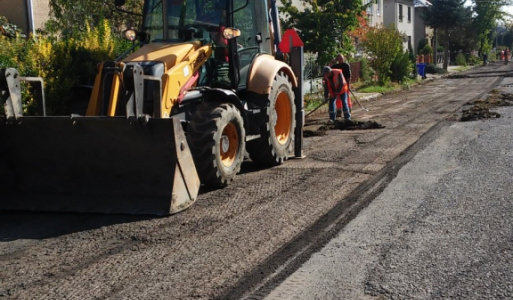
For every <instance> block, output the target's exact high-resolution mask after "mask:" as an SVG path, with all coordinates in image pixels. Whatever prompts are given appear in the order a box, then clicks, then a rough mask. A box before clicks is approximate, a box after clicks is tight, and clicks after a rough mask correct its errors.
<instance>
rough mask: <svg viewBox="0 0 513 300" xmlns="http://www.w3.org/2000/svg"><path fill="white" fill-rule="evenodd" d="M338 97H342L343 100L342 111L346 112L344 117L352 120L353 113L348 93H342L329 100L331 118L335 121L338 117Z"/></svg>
mask: <svg viewBox="0 0 513 300" xmlns="http://www.w3.org/2000/svg"><path fill="white" fill-rule="evenodd" d="M337 97H340V100H341V101H342V111H343V112H344V119H346V120H351V113H350V112H349V105H348V104H347V93H342V94H341V95H337V96H335V98H332V99H330V100H329V103H328V105H329V114H330V120H333V121H335V119H336V118H337Z"/></svg>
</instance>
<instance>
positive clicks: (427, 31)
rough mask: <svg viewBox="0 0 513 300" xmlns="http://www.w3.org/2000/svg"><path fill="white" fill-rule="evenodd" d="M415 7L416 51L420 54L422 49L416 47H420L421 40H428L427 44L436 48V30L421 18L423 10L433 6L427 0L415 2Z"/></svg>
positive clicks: (416, 0)
mask: <svg viewBox="0 0 513 300" xmlns="http://www.w3.org/2000/svg"><path fill="white" fill-rule="evenodd" d="M413 3H414V5H415V40H414V41H415V44H414V46H415V50H416V51H417V52H415V53H418V51H419V50H420V49H417V48H416V47H417V46H418V45H419V42H420V40H422V39H426V42H427V44H429V45H431V47H433V48H434V46H435V45H434V38H435V36H434V30H433V28H431V27H428V26H426V24H425V23H424V20H422V18H421V17H420V16H421V14H422V10H425V9H427V7H429V6H431V5H432V4H431V3H430V2H429V1H427V0H414V1H413Z"/></svg>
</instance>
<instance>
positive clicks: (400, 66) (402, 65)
mask: <svg viewBox="0 0 513 300" xmlns="http://www.w3.org/2000/svg"><path fill="white" fill-rule="evenodd" d="M390 70H391V71H392V72H391V75H390V79H391V80H392V81H395V82H401V81H403V80H404V79H405V78H406V77H407V76H408V75H409V74H411V73H412V62H411V60H410V55H409V53H408V52H404V53H399V54H398V55H397V56H396V57H395V59H394V61H393V62H392V65H391V67H390Z"/></svg>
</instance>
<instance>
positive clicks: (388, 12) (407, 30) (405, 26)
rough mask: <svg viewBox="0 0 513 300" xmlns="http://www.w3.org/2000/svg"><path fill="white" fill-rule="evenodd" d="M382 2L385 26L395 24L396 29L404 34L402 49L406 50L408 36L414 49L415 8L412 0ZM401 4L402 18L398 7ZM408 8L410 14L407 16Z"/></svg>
mask: <svg viewBox="0 0 513 300" xmlns="http://www.w3.org/2000/svg"><path fill="white" fill-rule="evenodd" d="M383 1H384V2H383V4H384V9H383V13H384V16H383V17H384V22H383V24H384V25H385V26H390V25H391V24H393V23H394V24H395V25H396V28H397V30H398V31H399V32H400V33H401V34H403V35H404V36H405V39H404V42H403V50H404V51H406V50H408V38H409V39H410V40H411V47H412V48H413V49H414V50H415V48H416V45H414V44H415V33H414V28H415V9H414V7H413V0H411V1H408V0H383ZM400 5H402V10H403V12H402V13H403V16H402V20H401V19H400V18H399V17H400V16H399V7H400ZM408 8H409V9H410V15H409V18H408Z"/></svg>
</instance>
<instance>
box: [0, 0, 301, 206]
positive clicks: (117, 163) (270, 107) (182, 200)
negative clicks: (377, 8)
mask: <svg viewBox="0 0 513 300" xmlns="http://www.w3.org/2000/svg"><path fill="white" fill-rule="evenodd" d="M115 4H116V5H117V6H118V7H119V8H120V9H121V7H122V5H123V4H124V1H123V0H115ZM285 36H286V38H284V39H283V40H282V35H281V29H280V26H279V18H278V10H277V7H276V3H275V1H267V0H257V1H253V0H145V1H144V9H143V22H142V28H141V29H140V30H139V31H135V30H127V31H126V37H127V38H129V39H131V40H133V41H134V47H133V48H132V49H131V50H130V51H129V52H127V53H126V54H125V55H123V56H122V57H121V58H119V59H117V60H116V61H108V62H103V63H102V64H100V66H99V68H98V74H97V76H96V79H95V82H94V86H93V88H92V91H91V96H90V99H89V101H88V104H87V108H85V107H84V109H83V110H82V111H74V112H73V113H72V114H71V115H68V116H47V115H46V114H45V111H44V93H43V92H42V93H40V94H41V95H42V101H41V103H42V105H41V106H40V107H41V116H24V115H23V114H22V109H21V92H20V89H21V82H23V81H31V82H36V83H40V86H41V91H42V86H43V83H42V82H39V81H40V80H39V79H37V78H26V77H21V76H20V75H19V74H18V73H17V71H16V69H3V70H0V102H1V103H2V104H3V105H4V111H5V114H4V115H3V116H0V183H1V187H2V196H1V198H0V209H2V210H36V211H74V212H98V213H129V214H157V215H167V214H172V213H176V212H179V211H181V210H183V209H186V208H187V207H189V206H190V205H191V204H192V203H193V202H194V201H195V200H196V198H197V197H198V191H199V188H200V184H202V185H210V186H218V187H222V186H225V185H227V184H229V183H230V182H231V181H232V180H233V179H234V178H235V176H236V174H237V173H238V172H239V171H240V169H241V164H242V162H243V160H244V159H245V158H246V157H247V156H246V154H248V155H249V158H250V159H251V160H253V161H254V162H255V163H258V164H260V165H261V166H274V165H277V164H281V163H283V162H284V161H285V160H286V159H288V158H289V157H294V156H295V157H301V156H302V153H301V152H302V128H303V120H304V111H303V96H302V91H301V90H302V87H301V82H302V69H303V52H302V47H301V46H302V43H301V41H300V40H299V39H298V37H297V35H295V32H292V33H291V34H288V35H287V34H286V35H285ZM78 107H79V106H78Z"/></svg>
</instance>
